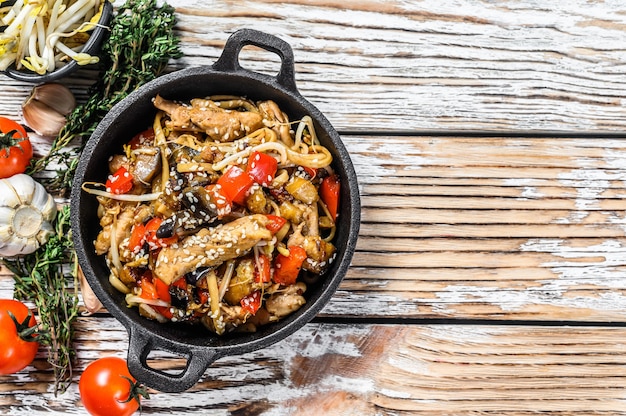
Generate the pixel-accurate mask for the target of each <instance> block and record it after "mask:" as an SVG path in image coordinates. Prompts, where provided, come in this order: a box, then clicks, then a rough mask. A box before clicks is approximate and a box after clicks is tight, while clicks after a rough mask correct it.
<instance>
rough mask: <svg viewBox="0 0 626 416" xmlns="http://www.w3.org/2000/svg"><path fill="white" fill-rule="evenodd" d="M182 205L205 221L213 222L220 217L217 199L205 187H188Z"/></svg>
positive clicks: (184, 191) (184, 190)
mask: <svg viewBox="0 0 626 416" xmlns="http://www.w3.org/2000/svg"><path fill="white" fill-rule="evenodd" d="M182 203H183V205H185V206H186V207H187V208H188V209H189V210H191V212H192V213H193V214H194V215H195V216H196V217H198V218H200V219H202V220H204V221H207V222H211V221H213V220H215V218H217V216H218V212H217V204H216V202H215V199H214V197H213V196H212V195H211V194H210V193H209V192H207V190H206V189H205V188H204V186H199V185H196V186H188V187H186V188H185V189H183V198H182Z"/></svg>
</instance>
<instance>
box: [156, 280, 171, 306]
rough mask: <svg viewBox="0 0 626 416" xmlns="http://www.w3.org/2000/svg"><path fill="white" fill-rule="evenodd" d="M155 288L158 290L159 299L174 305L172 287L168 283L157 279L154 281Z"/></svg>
mask: <svg viewBox="0 0 626 416" xmlns="http://www.w3.org/2000/svg"><path fill="white" fill-rule="evenodd" d="M154 288H155V289H156V292H157V295H158V296H159V299H161V300H162V301H165V302H167V303H172V295H170V287H169V285H168V284H167V283H165V282H164V281H163V280H161V279H159V278H156V279H154Z"/></svg>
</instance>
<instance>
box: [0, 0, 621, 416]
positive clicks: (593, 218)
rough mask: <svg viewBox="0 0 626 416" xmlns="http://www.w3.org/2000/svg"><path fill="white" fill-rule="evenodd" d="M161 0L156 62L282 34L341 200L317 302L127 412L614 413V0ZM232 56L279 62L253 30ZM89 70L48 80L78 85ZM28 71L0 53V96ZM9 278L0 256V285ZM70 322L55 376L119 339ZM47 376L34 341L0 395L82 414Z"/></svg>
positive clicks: (1, 410)
mask: <svg viewBox="0 0 626 416" xmlns="http://www.w3.org/2000/svg"><path fill="white" fill-rule="evenodd" d="M120 2H121V0H116V4H120ZM170 3H171V4H173V5H174V6H176V7H177V15H178V18H179V23H178V25H177V31H178V33H179V34H180V36H181V38H182V48H183V51H184V53H185V56H184V58H182V59H180V60H178V61H176V62H172V63H171V67H170V68H169V70H170V71H175V70H178V69H182V68H184V67H189V66H197V65H211V64H213V63H214V62H215V60H216V59H217V58H218V57H219V56H220V54H221V51H222V48H223V46H224V42H225V41H226V39H227V38H228V36H229V35H230V34H231V33H233V32H234V31H236V30H237V29H240V28H244V27H249V28H256V29H259V30H263V31H266V32H269V33H272V34H275V35H277V36H279V37H281V38H282V39H284V40H286V41H287V42H288V43H289V44H290V45H292V47H293V49H294V54H295V60H296V68H295V69H296V81H297V85H298V88H299V90H300V92H301V93H302V94H303V95H304V96H305V97H306V98H308V99H309V100H310V101H311V102H312V103H313V104H315V105H316V106H317V107H318V108H319V109H320V110H321V111H322V112H323V113H324V114H325V115H326V116H327V118H328V119H329V120H330V121H331V123H332V124H333V125H334V126H335V127H336V128H337V129H338V130H339V131H340V132H341V136H342V139H343V141H344V143H345V145H346V147H347V148H348V151H349V152H350V154H351V157H352V160H353V162H354V164H355V168H356V170H357V175H358V180H359V186H360V191H361V195H362V205H363V209H362V220H363V222H362V225H361V233H360V236H359V240H358V243H357V247H356V253H355V256H354V259H353V263H352V265H351V267H350V269H349V270H348V274H347V276H346V277H345V279H344V281H343V283H342V284H341V286H340V289H339V291H338V292H337V293H336V294H335V296H333V298H332V299H331V302H330V303H329V305H328V306H327V307H326V308H325V309H324V310H323V311H322V313H321V314H320V318H321V319H319V320H318V321H316V322H315V323H312V324H309V325H307V326H305V327H304V328H303V329H302V330H300V331H298V332H297V333H295V334H294V335H292V336H290V337H288V338H287V339H285V340H283V341H281V342H279V343H278V344H275V345H273V346H271V347H269V348H266V349H264V350H259V351H256V352H252V353H248V354H245V355H241V356H234V357H225V358H223V359H220V360H218V361H217V362H216V363H215V364H214V365H213V366H211V368H210V369H209V370H208V371H207V373H206V374H205V376H204V378H203V379H202V380H201V381H200V383H198V384H197V385H196V386H194V387H193V388H192V389H190V390H189V391H187V392H184V393H179V394H163V393H159V392H153V395H152V398H151V399H150V400H149V401H146V402H145V407H144V409H143V412H142V414H145V415H172V414H185V415H187V414H188V415H235V416H244V415H246V416H247V415H264V416H282V415H290V416H291V415H296V416H299V415H303V416H309V415H321V414H323V415H338V416H348V415H349V416H352V415H385V416H386V415H390V416H391V415H393V416H396V415H398V416H404V415H433V416H434V415H441V416H443V415H446V416H448V415H461V416H470V415H471V416H477V415H483V416H484V415H498V416H500V415H516V416H530V415H537V414H545V415H550V416H566V415H568V416H569V415H611V416H612V415H626V410H625V409H626V407H625V401H624V400H625V399H624V397H625V394H624V391H626V378H625V376H624V374H625V368H624V347H625V345H626V329H625V328H623V327H622V323H623V322H624V321H625V320H626V312H625V311H626V297H625V295H624V294H625V293H626V280H625V279H624V275H625V272H626V255H625V251H626V237H625V235H624V231H625V230H626V211H625V208H626V205H625V204H624V202H623V200H624V197H625V196H626V163H624V160H625V159H626V142H624V140H623V139H624V131H625V127H626V110H625V108H626V107H625V104H626V101H625V99H624V97H625V96H626V86H625V85H626V84H625V83H624V79H623V78H624V77H623V75H624V71H625V70H626V54H624V39H626V3H624V2H623V1H620V0H605V1H592V0H574V1H570V2H539V1H536V0H529V1H523V2H522V1H508V2H493V1H489V0H477V1H468V0H460V1H449V0H444V1H436V0H424V1H420V2H398V1H391V0H382V1H373V0H363V1H361V0H359V1H354V2H342V1H335V0H323V1H321V0H299V1H292V2H279V1H274V0H261V1H251V0H244V1H232V0H220V1H211V2H206V1H204V0H171V1H170ZM240 61H241V64H242V65H243V66H244V67H245V68H248V69H251V70H254V71H258V72H264V73H268V74H275V73H276V71H277V70H278V67H279V64H280V63H279V58H278V57H277V56H276V55H274V54H272V53H269V52H267V51H261V50H259V49H258V48H253V47H246V48H244V50H243V51H242V52H241V55H240ZM96 75H97V74H96V71H95V70H94V69H84V70H81V71H79V72H78V73H77V74H76V76H73V77H72V78H71V79H65V80H62V81H61V82H62V83H63V84H65V85H67V86H68V87H70V88H71V89H72V91H73V92H74V93H75V94H76V96H77V98H78V100H79V101H81V100H84V99H85V97H86V91H87V88H88V86H89V85H91V83H93V82H94V79H95V77H96ZM31 88H32V85H29V84H25V83H21V82H18V81H14V80H11V79H9V78H7V77H5V76H4V75H0V98H1V99H0V116H9V117H12V118H14V119H20V117H21V115H20V104H21V103H22V102H23V101H24V100H25V99H26V97H27V96H28V93H29V92H30V89H31ZM485 130H488V131H490V133H489V134H484V133H483V132H484V131H485ZM555 131H557V132H559V133H558V134H557V133H555ZM591 137H593V138H591ZM33 140H34V142H35V152H36V154H40V155H41V154H44V153H46V151H47V149H48V146H49V140H48V139H45V138H41V137H38V136H36V135H33ZM60 202H63V201H60ZM12 287H13V285H12V279H11V276H10V274H9V273H8V272H7V270H6V269H2V268H0V297H11V296H12V294H13V290H12ZM441 322H446V323H449V324H440V323H441ZM472 322H473V323H472ZM477 322H480V323H482V325H478V324H477ZM486 323H489V325H485V324H486ZM570 325H571V326H570ZM587 325H589V326H587ZM591 325H592V326H591ZM76 330H77V339H76V348H77V363H76V368H75V373H74V379H75V380H76V381H77V380H78V378H79V377H80V373H81V371H82V370H83V369H84V368H85V366H86V365H87V364H88V363H90V362H91V361H93V360H95V359H97V358H98V357H101V356H106V355H117V356H121V357H123V356H124V355H125V354H126V350H127V342H128V336H127V334H126V331H125V330H124V328H122V326H121V325H120V324H119V323H118V322H117V321H116V320H115V319H113V318H112V317H110V316H109V315H108V314H107V313H106V312H103V313H98V314H96V315H93V316H89V317H86V316H85V317H81V318H80V319H79V320H78V322H77V324H76ZM184 364H185V360H184V359H183V358H181V357H175V356H172V355H170V354H167V353H161V352H157V353H154V355H153V356H152V357H151V365H153V366H154V367H157V368H160V369H166V370H168V371H180V369H181V368H182V367H183V366H184ZM51 381H52V372H51V370H50V368H49V366H48V365H47V363H46V353H45V351H43V350H41V351H40V353H39V355H38V357H37V359H36V361H35V362H34V364H33V366H30V367H28V368H27V369H26V370H24V371H22V372H20V373H18V374H15V375H11V376H0V414H9V415H16V416H18V415H19V416H22V415H29V416H30V415H35V414H42V415H44V414H45V415H48V414H58V415H61V414H76V415H85V414H86V412H85V410H84V408H82V406H81V405H80V398H79V395H78V391H77V384H76V383H74V384H73V385H72V386H71V387H70V390H69V391H68V392H67V393H66V394H64V395H62V396H59V397H53V395H52V393H51Z"/></svg>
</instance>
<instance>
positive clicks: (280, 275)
mask: <svg viewBox="0 0 626 416" xmlns="http://www.w3.org/2000/svg"><path fill="white" fill-rule="evenodd" d="M306 257H307V256H306V251H305V250H304V249H303V248H302V247H300V246H291V247H289V256H285V255H283V254H278V256H276V260H275V262H274V282H276V283H280V284H282V285H285V286H288V285H292V284H294V283H295V282H296V279H297V278H298V274H299V273H300V269H301V268H302V263H303V262H304V260H305V259H306Z"/></svg>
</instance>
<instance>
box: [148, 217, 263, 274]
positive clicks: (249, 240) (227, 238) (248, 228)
mask: <svg viewBox="0 0 626 416" xmlns="http://www.w3.org/2000/svg"><path fill="white" fill-rule="evenodd" d="M267 222H268V219H267V217H266V216H265V215H262V214H255V215H248V216H246V217H241V218H238V219H236V220H234V221H231V222H229V223H227V224H223V225H218V226H217V227H213V228H202V229H200V231H198V232H197V233H196V234H194V235H191V236H189V237H186V238H185V239H184V240H182V242H180V243H178V245H176V246H171V247H165V248H163V249H162V250H161V251H160V252H159V255H158V257H157V261H156V264H155V268H154V274H155V275H156V276H157V277H158V278H159V279H161V280H162V281H163V282H165V283H167V284H168V285H169V284H170V283H172V282H173V281H174V280H176V279H178V278H179V277H181V276H183V275H185V274H186V273H188V272H191V271H193V270H196V269H197V268H199V267H212V266H218V265H220V264H222V263H223V262H225V261H226V260H230V259H234V258H236V257H239V256H241V255H242V254H244V253H245V252H246V251H247V250H250V249H251V248H252V247H254V246H255V245H256V244H258V243H259V242H260V241H262V240H265V241H269V240H271V239H272V233H271V232H270V231H269V230H268V229H267V228H265V225H266V224H267Z"/></svg>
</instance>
